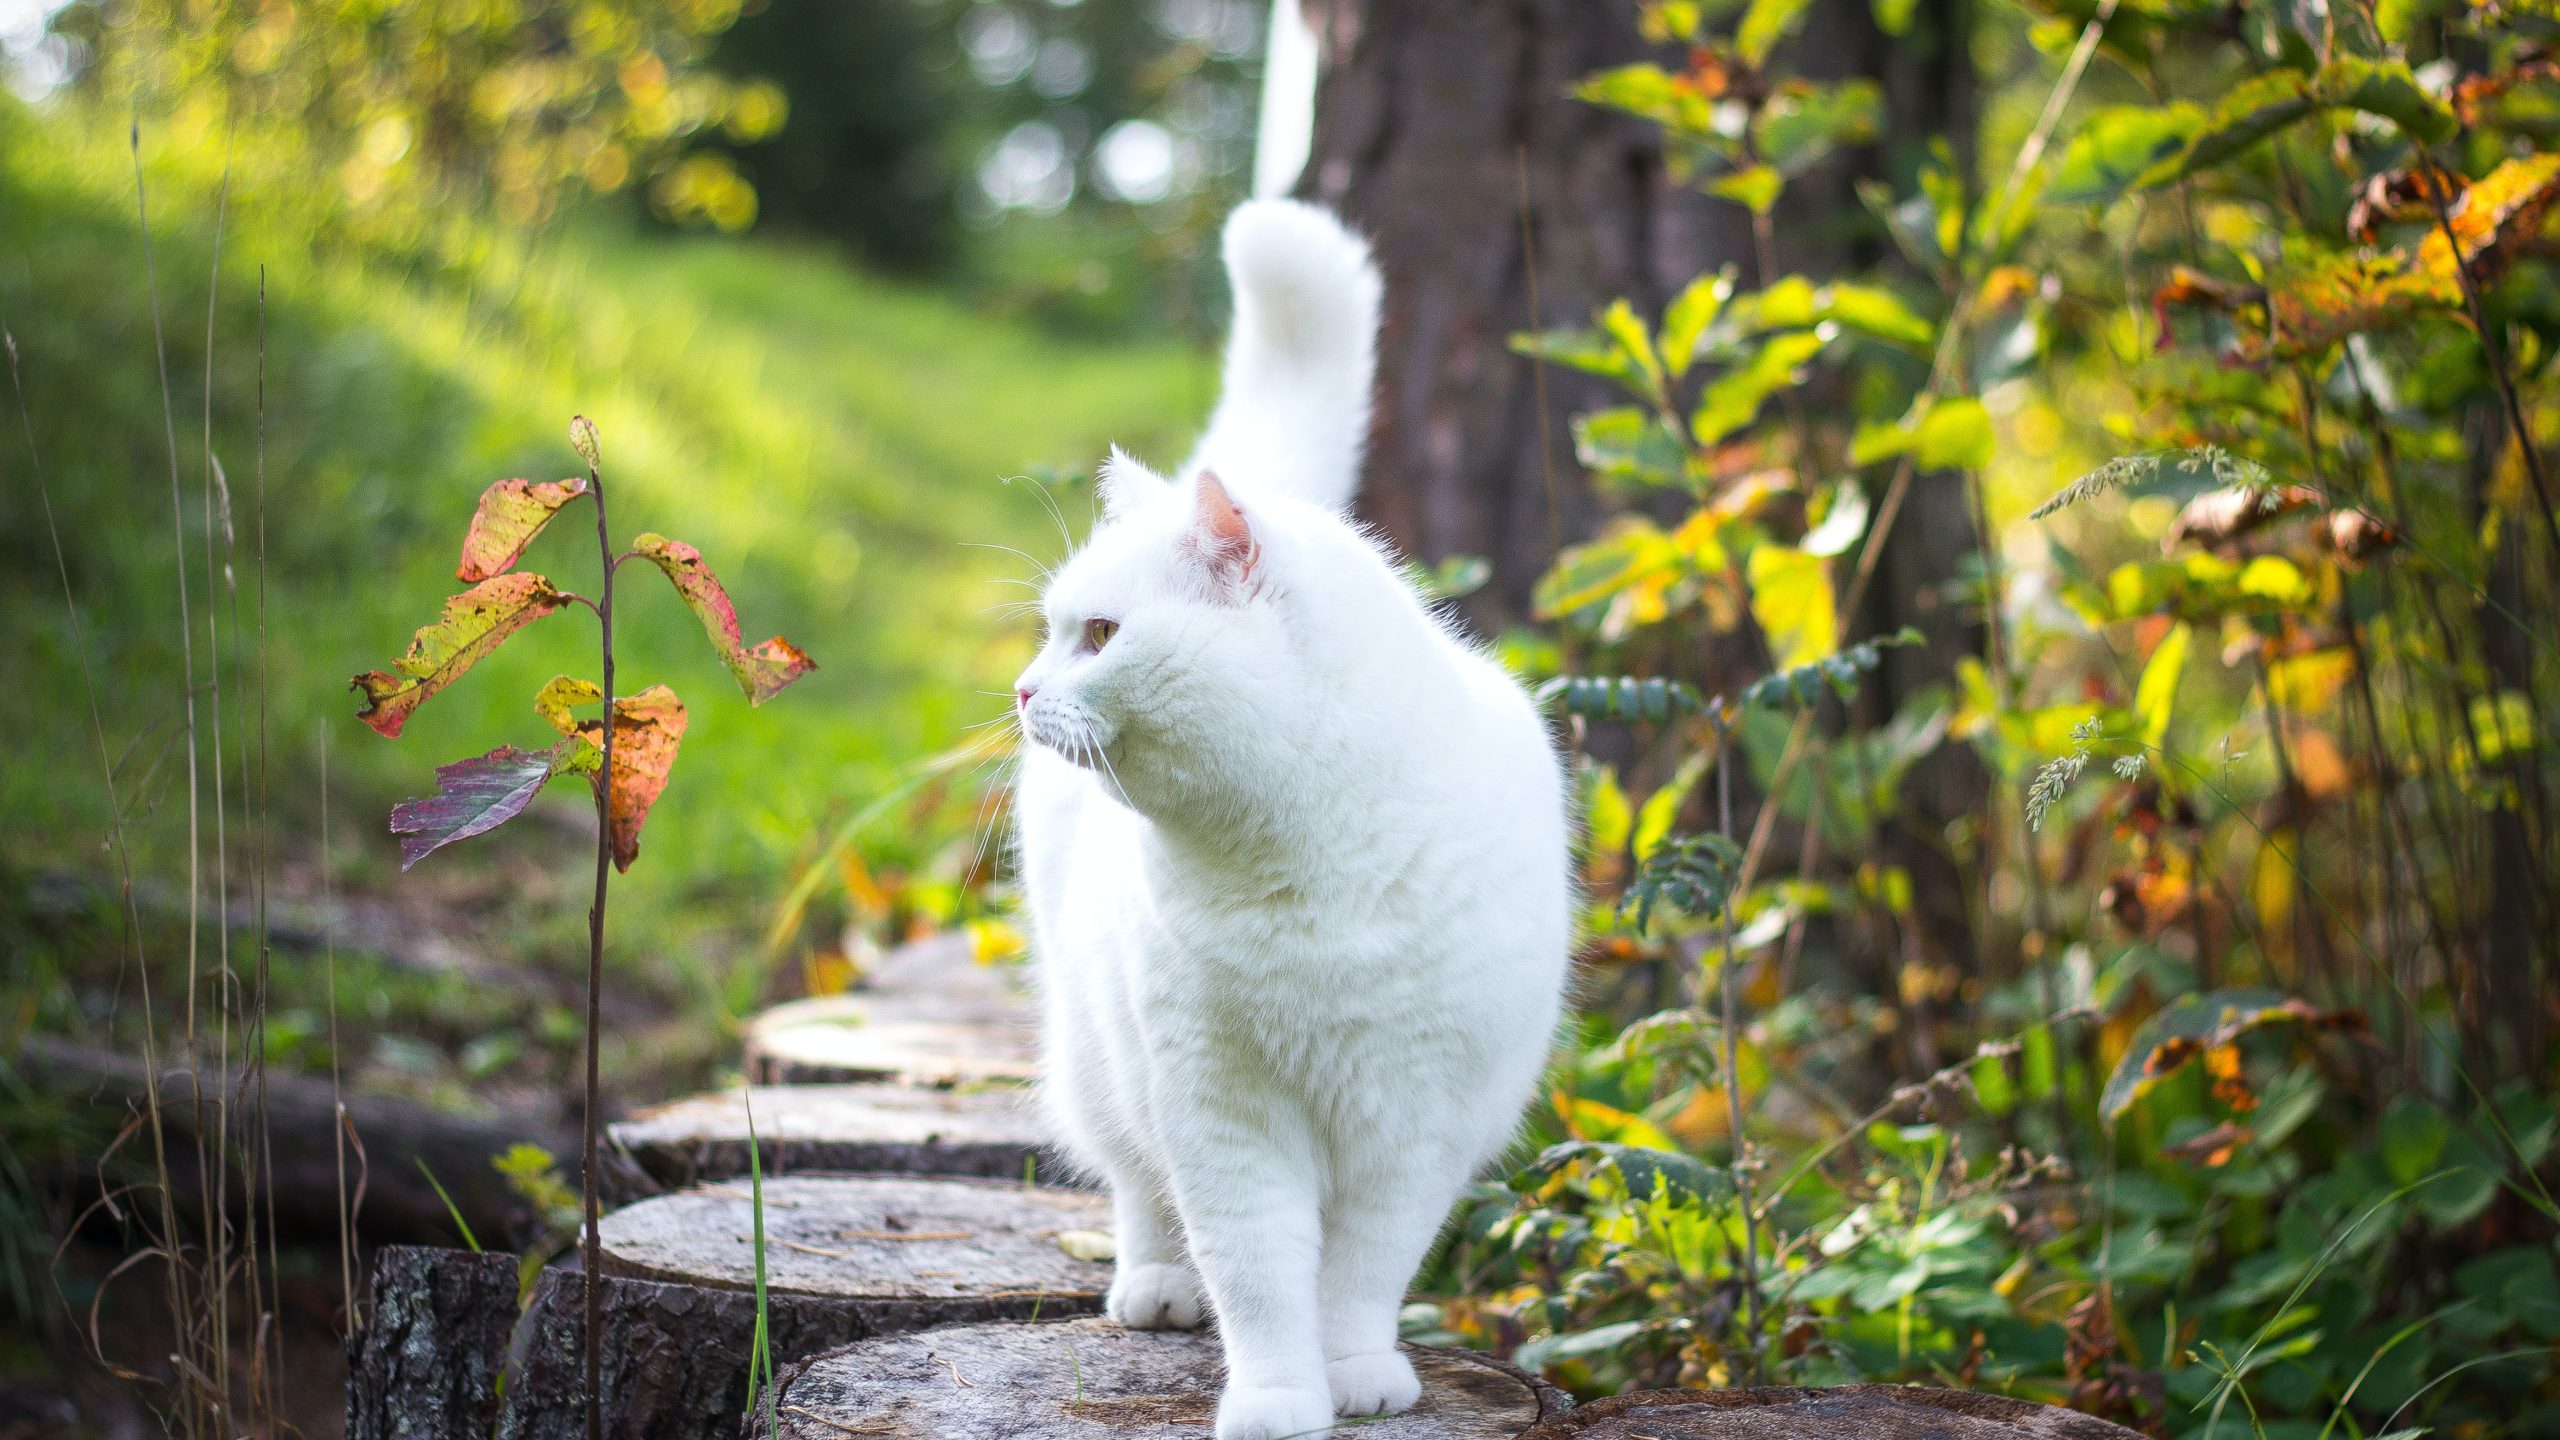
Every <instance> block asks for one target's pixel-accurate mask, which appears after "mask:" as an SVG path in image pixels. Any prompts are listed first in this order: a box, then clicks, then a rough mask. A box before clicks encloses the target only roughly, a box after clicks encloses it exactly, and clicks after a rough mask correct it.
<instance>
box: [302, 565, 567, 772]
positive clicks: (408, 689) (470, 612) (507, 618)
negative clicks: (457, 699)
mask: <svg viewBox="0 0 2560 1440" xmlns="http://www.w3.org/2000/svg"><path fill="white" fill-rule="evenodd" d="M567 603H568V597H567V596H564V595H562V594H561V593H560V592H559V591H558V590H556V589H554V588H553V587H552V584H551V582H550V581H548V580H546V579H544V578H542V577H541V576H539V575H527V574H522V573H517V574H508V575H500V576H497V577H496V578H494V579H489V580H483V581H481V582H480V583H479V584H477V585H474V586H472V587H471V588H470V589H468V590H465V591H463V592H462V593H461V594H459V595H456V596H454V597H452V598H451V599H448V600H447V601H445V602H444V615H443V618H441V619H439V620H437V621H436V623H434V624H432V625H429V626H427V627H425V628H424V629H422V630H420V631H419V632H418V633H417V635H416V637H415V638H413V639H411V640H410V642H409V650H408V653H407V654H405V655H402V656H401V657H400V659H399V661H398V662H397V663H395V664H394V665H393V666H392V667H391V669H389V670H368V671H366V672H365V673H364V674H362V675H359V676H357V677H356V678H355V679H354V680H353V681H351V682H349V683H350V684H351V685H352V686H353V687H354V688H355V689H358V690H361V691H363V692H364V709H362V710H360V711H358V712H357V713H356V718H357V719H359V720H362V721H363V722H364V723H366V724H367V725H370V726H372V727H373V728H374V729H375V730H376V731H378V732H380V733H381V734H383V735H386V736H390V737H392V738H395V739H396V738H398V736H399V734H400V727H401V725H402V724H404V723H406V722H407V720H408V718H409V712H410V711H412V710H415V709H417V708H418V707H419V706H420V705H423V704H425V703H426V702H427V699H428V697H430V696H432V695H434V694H435V693H436V692H437V691H439V690H441V689H443V688H444V687H445V686H447V685H450V684H452V683H453V681H454V680H455V678H456V677H458V676H460V675H461V674H462V673H463V672H464V671H466V670H468V669H470V668H471V667H472V666H474V665H477V664H479V663H480V660H481V658H482V657H483V656H486V655H487V654H488V653H489V652H490V651H492V650H495V649H497V648H498V646H499V644H500V642H502V641H504V640H505V639H506V638H507V637H508V636H510V635H513V634H514V633H515V632H517V631H518V630H521V629H523V628H524V627H525V626H527V625H530V624H532V623H533V622H534V621H536V620H539V619H541V618H542V617H543V616H545V615H548V614H550V613H551V612H552V611H554V610H557V609H559V608H560V607H561V606H562V605H564V604H567Z"/></svg>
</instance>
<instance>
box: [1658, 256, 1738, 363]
mask: <svg viewBox="0 0 2560 1440" xmlns="http://www.w3.org/2000/svg"><path fill="white" fill-rule="evenodd" d="M1732 298H1733V267H1732V266H1730V265H1727V266H1726V267H1724V268H1723V269H1721V270H1719V271H1717V272H1716V273H1714V274H1712V275H1701V276H1699V277H1698V278H1697V279H1695V280H1692V281H1690V282H1689V284H1688V286H1687V287H1686V288H1684V289H1683V290H1681V292H1680V294H1679V295H1678V296H1677V297H1676V298H1674V299H1673V300H1672V302H1671V305H1670V308H1668V309H1666V310H1664V311H1663V312H1662V363H1663V365H1664V367H1665V368H1666V369H1668V370H1669V371H1670V372H1671V374H1672V376H1673V378H1675V379H1676V378H1678V377H1679V376H1682V375H1685V374H1687V373H1688V371H1689V366H1690V364H1691V362H1693V361H1695V360H1696V359H1697V358H1698V339H1699V337H1700V336H1703V335H1705V334H1706V333H1707V327H1708V326H1710V325H1713V324H1714V323H1716V317H1717V316H1718V315H1720V314H1722V313H1724V306H1725V302H1726V301H1727V300H1730V299H1732Z"/></svg>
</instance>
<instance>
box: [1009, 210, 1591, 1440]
mask: <svg viewBox="0 0 2560 1440" xmlns="http://www.w3.org/2000/svg"><path fill="white" fill-rule="evenodd" d="M1226 261H1227V269H1228V274H1229V277H1230V279H1231V281H1232V283H1233V286H1234V290H1235V296H1236V322H1235V334H1234V339H1233V341H1232V343H1231V344H1230V346H1229V349H1228V354H1227V362H1226V391H1225V395H1224V398H1223V399H1222V400H1221V401H1220V402H1219V405H1218V409H1217V412H1216V414H1215V416H1214V417H1213V418H1212V420H1211V422H1210V425H1209V428H1208V431H1207V433H1206V435H1205V436H1204V437H1203V439H1202V441H1201V445H1200V450H1199V453H1198V454H1197V455H1195V456H1194V457H1193V458H1192V460H1191V462H1190V463H1189V464H1188V465H1186V466H1185V467H1184V468H1183V470H1182V471H1181V472H1179V474H1178V477H1177V478H1176V479H1175V480H1166V479H1162V478H1159V477H1157V476H1155V475H1153V474H1151V473H1149V472H1148V471H1147V470H1146V469H1145V468H1144V467H1142V466H1140V465H1138V464H1137V463H1136V462H1135V461H1133V460H1130V459H1129V458H1128V457H1127V456H1125V455H1121V454H1118V453H1117V452H1115V453H1114V455H1113V456H1112V459H1111V461H1110V462H1109V463H1108V464H1107V465H1106V466H1105V467H1104V473H1103V477H1102V483H1103V487H1104V493H1105V503H1106V507H1107V514H1106V518H1105V519H1104V521H1103V522H1102V523H1101V524H1100V525H1099V526H1098V527H1097V529H1096V530H1095V532H1094V534H1093V536H1092V537H1091V539H1090V540H1089V541H1088V542H1087V543H1086V545H1085V546H1084V547H1083V548H1082V549H1081V550H1079V551H1078V552H1077V553H1076V554H1075V555H1074V556H1073V557H1072V558H1071V559H1069V560H1068V561H1067V562H1066V563H1065V564H1064V565H1063V566H1062V567H1060V569H1059V570H1058V571H1057V573H1056V575H1055V576H1054V577H1053V578H1052V579H1051V581H1050V583H1049V585H1048V588H1047V593H1046V595H1045V597H1044V602H1043V607H1044V609H1045V611H1046V614H1047V620H1048V626H1049V638H1048V640H1047V641H1046V643H1045V644H1044V646H1043V648H1042V650H1041V652H1040V655H1039V657H1038V658H1037V659H1036V660H1035V661H1034V662H1033V663H1032V665H1031V667H1030V668H1029V669H1027V670H1025V671H1024V672H1023V674H1022V676H1021V679H1020V680H1019V681H1018V682H1017V700H1018V704H1019V708H1020V713H1021V719H1022V724H1023V729H1024V731H1025V732H1026V733H1027V734H1028V736H1029V737H1030V738H1031V739H1032V740H1033V741H1034V742H1036V743H1034V744H1031V745H1027V746H1026V747H1025V751H1026V754H1025V758H1024V761H1023V768H1022V778H1021V782H1020V795H1019V803H1018V815H1019V821H1020V830H1021V853H1022V861H1023V871H1024V876H1025V883H1026V888H1027V890H1028V893H1029V900H1030V909H1031V916H1032V923H1033V936H1034V940H1033V944H1034V954H1035V956H1036V960H1037V970H1038V973H1039V975H1040V978H1041V985H1042V989H1043V992H1044V1006H1045V1020H1044V1026H1045V1035H1044V1049H1045V1069H1046V1076H1047V1079H1046V1091H1047V1096H1048V1100H1049V1103H1050V1105H1051V1108H1052V1109H1053V1111H1054V1113H1055V1115H1056V1118H1057V1121H1058V1123H1059V1126H1060V1129H1061V1130H1062V1132H1063V1134H1064V1137H1065V1139H1066V1140H1067V1142H1068V1146H1069V1148H1070V1150H1071V1152H1072V1153H1073V1154H1074V1155H1075V1156H1077V1157H1078V1158H1080V1159H1081V1160H1082V1161H1083V1162H1084V1163H1086V1164H1088V1165H1090V1166H1091V1167H1092V1168H1093V1169H1094V1170H1096V1171H1098V1172H1099V1173H1100V1174H1101V1175H1102V1176H1103V1177H1104V1178H1105V1179H1107V1180H1108V1182H1109V1184H1110V1187H1111V1194H1112V1200H1113V1207H1114V1214H1115V1218H1116V1221H1117V1227H1118V1232H1119V1260H1118V1269H1117V1272H1116V1274H1115V1276H1114V1278H1113V1280H1112V1283H1111V1291H1110V1296H1109V1302H1108V1308H1109V1313H1110V1314H1111V1316H1112V1317H1113V1318H1114V1319H1117V1320H1118V1321H1120V1322H1121V1323H1122V1324H1124V1325H1130V1326H1135V1327H1140V1328H1160V1327H1176V1328H1187V1327H1190V1326H1193V1325H1197V1324H1198V1323H1199V1322H1200V1321H1201V1319H1202V1318H1203V1302H1204V1300H1205V1302H1206V1307H1207V1311H1208V1312H1209V1313H1210V1314H1213V1315H1214V1316H1215V1318H1216V1321H1217V1326H1218V1331H1219V1334H1220V1336H1221V1338H1222V1340H1223V1342H1224V1345H1225V1350H1226V1360H1227V1388H1226V1391H1225V1393H1224V1395H1223V1396H1222V1398H1221V1399H1220V1401H1219V1405H1218V1427H1217V1434H1218V1436H1219V1440H1278V1437H1280V1436H1286V1435H1301V1434H1307V1433H1311V1432H1318V1431H1322V1430H1325V1429H1327V1428H1329V1427H1330V1426H1331V1424H1332V1421H1333V1418H1334V1416H1335V1415H1337V1414H1342V1415H1367V1414H1377V1413H1392V1412H1395V1411H1399V1410H1402V1409H1404V1408H1406V1407H1407V1406H1409V1405H1411V1404H1413V1403H1414V1401H1415V1399H1416V1398H1417V1397H1418V1395H1419V1394H1420V1387H1419V1384H1418V1382H1417V1381H1416V1380H1415V1377H1414V1373H1413V1369H1412V1367H1411V1366H1410V1365H1409V1364H1408V1363H1407V1362H1406V1361H1405V1359H1404V1358H1403V1357H1402V1356H1401V1355H1400V1354H1398V1353H1397V1350H1396V1312H1397V1310H1398V1308H1399V1306H1400V1305H1401V1304H1402V1302H1403V1299H1404V1293H1405V1286H1406V1284H1407V1283H1408V1282H1409V1281H1410V1280H1411V1279H1412V1277H1413V1273H1414V1270H1415V1269H1416V1267H1417V1266H1419V1264H1420V1263H1421V1261H1422V1260H1423V1258H1424V1254H1425V1252H1426V1251H1427V1250H1428V1249H1429V1247H1430V1245H1431V1243H1432V1240H1433V1237H1434V1236H1435V1235H1436V1234H1437V1232H1438V1231H1439V1228H1440V1226H1441V1223H1442V1221H1443V1219H1444V1218H1445V1217H1446V1215H1447V1214H1448V1212H1449V1208H1450V1206H1451V1204H1452V1202H1453V1201H1454V1200H1455V1199H1456V1197H1457V1194H1458V1191H1459V1189H1460V1187H1461V1186H1462V1185H1464V1184H1465V1183H1466V1181H1467V1180H1468V1179H1469V1178H1470V1177H1471V1176H1472V1175H1473V1174H1474V1172H1475V1171H1476V1170H1477V1169H1478V1168H1479V1167H1481V1166H1482V1165H1484V1164H1485V1163H1486V1162H1487V1161H1488V1160H1489V1159H1491V1158H1492V1157H1493V1156H1494V1155H1495V1154H1496V1153H1497V1152H1498V1151H1500V1150H1501V1148H1502V1147H1503V1146H1504V1145H1505V1144H1506V1142H1507V1141H1508V1140H1509V1138H1510V1136H1511V1135H1512V1133H1513V1129H1514V1126H1515V1125H1516V1123H1517V1120H1518V1116H1519V1113H1520V1110H1521V1107H1522V1104H1523V1103H1524V1101H1525V1100H1526V1099H1527V1097H1528V1096H1529V1094H1530V1092H1531V1089H1532V1087H1533V1086H1534V1085H1535V1083H1536V1080H1537V1077H1538V1075H1539V1073H1540V1070H1541V1067H1542V1065H1543V1063H1544V1060H1545V1057H1546V1053H1547V1047H1548V1042H1549V1039H1550V1036H1551V1033H1552V1031H1553V1029H1554V1027H1555V1023H1556V1018H1557V1008H1558V1003H1559V995H1560V991H1561V989H1562V985H1563V979H1564V971H1565V957H1566V950H1567V940H1568V927H1569V924H1570V921H1569V918H1568V910H1569V893H1568V887H1569V880H1568V874H1567V860H1566V828H1565V827H1566V820H1565V801H1564V791H1563V784H1562V780H1561V774H1560V771H1559V768H1558V763H1557V759H1556V755H1555V751H1554V747H1553V745H1552V743H1551V740H1550V737H1549V735H1548V733H1547V730H1546V727H1545V725H1544V723H1543V722H1542V721H1541V719H1540V717H1539V715H1538V714H1537V712H1536V710H1535V709H1534V707H1533V706H1532V705H1531V703H1530V701H1529V699H1528V698H1527V696H1525V695H1524V694H1523V693H1522V691H1521V689H1520V687H1519V685H1518V684H1517V683H1515V682H1514V681H1513V680H1512V678H1511V677H1510V676H1509V675H1508V674H1507V673H1505V672H1504V671H1503V670H1502V669H1501V668H1500V667H1499V666H1498V665H1496V664H1495V663H1493V662H1492V661H1490V660H1488V659H1487V658H1485V657H1484V656H1483V655H1481V654H1479V653H1477V651H1476V650H1474V649H1473V648H1471V647H1470V646H1468V645H1467V644H1465V643H1463V642H1462V641H1460V640H1459V639H1458V638H1456V637H1455V636H1454V635H1452V634H1451V632H1450V631H1449V629H1448V628H1447V627H1445V626H1444V625H1443V624H1442V623H1441V622H1440V621H1439V619H1438V618H1436V617H1435V616H1434V615H1433V614H1432V613H1431V611H1430V610H1429V609H1428V607H1427V606H1426V605H1425V604H1424V602H1423V601H1422V600H1421V598H1419V597H1418V596H1417V595H1416V594H1415V593H1414V591H1413V589H1412V588H1411V587H1410V586H1409V585H1408V584H1407V583H1406V582H1405V581H1404V580H1403V579H1402V578H1400V576H1399V574H1398V572H1397V570H1396V568H1395V566H1394V565H1393V564H1392V563H1391V562H1390V561H1389V559H1388V558H1387V556H1386V555H1385V554H1384V553H1382V551H1381V550H1380V548H1379V547H1378V545H1376V544H1375V543H1374V542H1372V541H1371V540H1370V539H1369V538H1368V537H1367V536H1366V535H1365V534H1363V533H1362V532H1361V531H1360V530H1359V529H1357V528H1355V527H1354V526H1353V525H1352V524H1351V523H1350V522H1349V521H1348V520H1346V519H1345V518H1344V517H1343V515H1342V514H1341V513H1340V510H1341V507H1342V506H1344V505H1345V504H1347V503H1348V501H1349V500H1350V498H1351V494H1352V490H1353V487H1354V484H1355V483H1356V479H1357V474H1358V470H1359V464H1360V449H1361V444H1362V438H1363V436H1364V435H1365V433H1366V430H1367V422H1368V395H1369V383H1370V378H1371V374H1372V371H1373V369H1374V366H1375V363H1376V361H1375V353H1374V346H1375V337H1376V330H1377V323H1378V299H1379V280H1378V274H1377V271H1376V269H1375V267H1374V266H1373V265H1372V264H1371V263H1370V260H1369V254H1368V250H1367V247H1366V246H1365V245H1363V244H1362V243H1361V241H1359V240H1358V239H1357V238H1356V237H1354V236H1353V235H1351V234H1350V233H1349V232H1348V231H1347V230H1345V229H1344V228H1343V227H1342V226H1341V225H1340V223H1339V222H1337V221H1335V220H1334V219H1333V218H1332V217H1331V216H1329V215H1327V214H1326V213H1325V212H1323V211H1321V210H1317V209H1314V208H1312V207H1309V206H1305V205H1299V204H1294V203H1291V202H1286V201H1255V202H1252V203H1249V204H1247V205H1245V206H1244V207H1242V208H1241V209H1239V210H1238V211H1237V212H1236V214H1235V216H1234V218H1233V219H1232V220H1230V222H1229V223H1228V226H1227V230H1226ZM1097 620H1099V621H1104V622H1108V623H1109V624H1111V625H1116V627H1117V629H1116V631H1109V632H1107V633H1106V632H1105V631H1103V630H1102V629H1101V628H1100V627H1097V626H1095V625H1094V623H1093V622H1095V621H1097ZM1097 639H1099V640H1100V642H1101V643H1099V644H1098V645H1097V644H1096V643H1095V642H1096V640H1097Z"/></svg>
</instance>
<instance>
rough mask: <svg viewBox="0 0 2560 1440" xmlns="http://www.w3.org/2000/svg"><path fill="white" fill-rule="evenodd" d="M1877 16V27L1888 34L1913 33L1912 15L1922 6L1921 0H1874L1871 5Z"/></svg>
mask: <svg viewBox="0 0 2560 1440" xmlns="http://www.w3.org/2000/svg"><path fill="white" fill-rule="evenodd" d="M1870 8H1871V9H1872V10H1873V11H1874V13H1875V17H1876V28H1877V29H1879V30H1881V31H1883V32H1884V33H1886V34H1887V35H1893V36H1902V35H1907V34H1909V33H1911V16H1912V14H1913V13H1914V12H1915V11H1917V10H1918V9H1919V8H1920V0H1873V3H1872V5H1871V7H1870Z"/></svg>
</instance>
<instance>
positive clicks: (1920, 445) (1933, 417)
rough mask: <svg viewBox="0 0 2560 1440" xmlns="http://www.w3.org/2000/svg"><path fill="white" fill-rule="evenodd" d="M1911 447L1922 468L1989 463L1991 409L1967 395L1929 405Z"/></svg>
mask: <svg viewBox="0 0 2560 1440" xmlns="http://www.w3.org/2000/svg"><path fill="white" fill-rule="evenodd" d="M1911 450H1912V455H1913V457H1914V458H1915V459H1916V460H1917V461H1918V463H1919V466H1920V468H1921V469H1923V470H1979V469H1981V468H1982V467H1984V466H1986V465H1988V464H1990V463H1991V412H1990V411H1988V410H1985V409H1983V408H1982V402H1981V401H1979V400H1976V399H1974V398H1973V397H1971V396H1969V395H1968V396H1963V397H1961V398H1958V399H1954V400H1947V401H1942V402H1940V403H1939V404H1936V405H1933V406H1931V407H1929V413H1928V415H1927V417H1925V418H1924V419H1922V420H1921V422H1920V433H1919V434H1918V435H1917V436H1916V437H1915V438H1914V439H1913V440H1912V443H1911Z"/></svg>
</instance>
